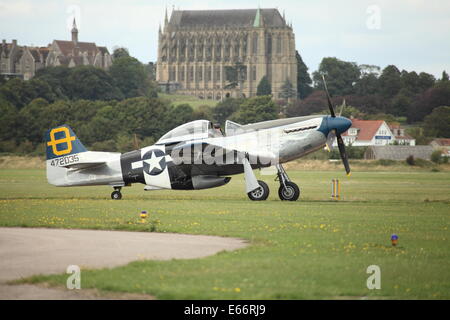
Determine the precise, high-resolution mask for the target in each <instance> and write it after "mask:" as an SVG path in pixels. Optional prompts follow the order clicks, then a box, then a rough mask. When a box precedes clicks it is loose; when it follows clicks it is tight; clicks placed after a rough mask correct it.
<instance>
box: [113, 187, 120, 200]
mask: <svg viewBox="0 0 450 320" xmlns="http://www.w3.org/2000/svg"><path fill="white" fill-rule="evenodd" d="M121 189H122V187H114V191H113V192H112V193H111V199H113V200H120V199H122V193H121V192H120V190H121Z"/></svg>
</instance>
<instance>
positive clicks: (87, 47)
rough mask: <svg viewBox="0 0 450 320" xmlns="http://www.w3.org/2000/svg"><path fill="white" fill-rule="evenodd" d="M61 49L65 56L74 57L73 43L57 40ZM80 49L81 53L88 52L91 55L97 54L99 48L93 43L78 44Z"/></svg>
mask: <svg viewBox="0 0 450 320" xmlns="http://www.w3.org/2000/svg"><path fill="white" fill-rule="evenodd" d="M55 42H56V44H57V45H58V47H59V49H61V52H62V54H63V55H65V56H69V55H72V53H73V49H74V47H75V45H74V43H73V42H72V41H63V40H55ZM77 44H78V48H79V51H80V52H88V54H89V55H95V54H97V50H98V49H97V46H96V45H95V43H93V42H78V43H77Z"/></svg>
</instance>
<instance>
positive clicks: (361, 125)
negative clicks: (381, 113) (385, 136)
mask: <svg viewBox="0 0 450 320" xmlns="http://www.w3.org/2000/svg"><path fill="white" fill-rule="evenodd" d="M383 123H384V121H383V120H360V119H352V126H351V127H350V128H356V129H359V131H358V135H357V140H364V141H367V140H372V138H373V136H374V135H375V133H376V132H377V131H378V129H379V128H380V126H381V125H382V124H383ZM348 135H349V134H348V131H347V132H345V133H344V134H343V136H348Z"/></svg>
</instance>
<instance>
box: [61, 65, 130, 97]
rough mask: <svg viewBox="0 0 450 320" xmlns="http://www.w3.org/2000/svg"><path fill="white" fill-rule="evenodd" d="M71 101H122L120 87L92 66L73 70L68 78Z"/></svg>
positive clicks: (102, 71) (104, 72)
mask: <svg viewBox="0 0 450 320" xmlns="http://www.w3.org/2000/svg"><path fill="white" fill-rule="evenodd" d="M68 82H69V83H70V92H71V94H70V98H71V99H72V100H78V99H89V100H114V99H119V100H120V99H122V98H123V94H122V92H121V91H120V90H119V88H120V87H118V86H116V85H115V84H114V80H113V78H112V77H111V76H110V75H109V74H107V73H106V71H104V70H102V69H99V68H95V67H92V66H80V67H77V68H74V69H73V70H72V72H71V73H70V76H69V78H68Z"/></svg>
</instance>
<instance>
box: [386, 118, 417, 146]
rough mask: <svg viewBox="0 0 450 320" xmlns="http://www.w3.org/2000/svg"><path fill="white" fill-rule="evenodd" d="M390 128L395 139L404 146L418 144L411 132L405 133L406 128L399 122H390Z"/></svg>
mask: <svg viewBox="0 0 450 320" xmlns="http://www.w3.org/2000/svg"><path fill="white" fill-rule="evenodd" d="M389 129H390V130H391V132H392V134H393V135H394V137H395V138H394V141H396V142H397V144H399V145H404V146H415V145H416V139H414V138H413V137H411V136H410V135H409V134H407V133H405V129H404V128H402V127H400V124H399V123H390V124H389Z"/></svg>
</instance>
